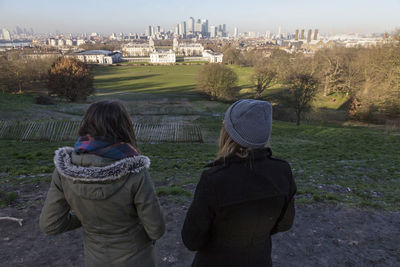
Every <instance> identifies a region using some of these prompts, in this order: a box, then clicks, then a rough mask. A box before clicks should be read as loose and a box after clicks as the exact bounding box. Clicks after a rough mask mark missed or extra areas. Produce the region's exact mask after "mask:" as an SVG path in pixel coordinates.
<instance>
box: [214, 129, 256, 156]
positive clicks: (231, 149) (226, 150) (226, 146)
mask: <svg viewBox="0 0 400 267" xmlns="http://www.w3.org/2000/svg"><path fill="white" fill-rule="evenodd" d="M249 151H250V148H245V147H242V146H241V145H239V144H238V143H236V142H235V141H233V139H232V138H231V137H230V136H229V135H228V132H227V131H226V130H225V126H224V124H223V125H222V128H221V132H220V134H219V145H218V154H217V159H220V158H226V157H228V156H231V155H237V156H239V157H241V158H245V157H247V156H248V155H249Z"/></svg>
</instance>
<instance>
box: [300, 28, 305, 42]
mask: <svg viewBox="0 0 400 267" xmlns="http://www.w3.org/2000/svg"><path fill="white" fill-rule="evenodd" d="M300 40H304V29H302V30H301V33H300Z"/></svg>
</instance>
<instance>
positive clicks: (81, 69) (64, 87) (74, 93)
mask: <svg viewBox="0 0 400 267" xmlns="http://www.w3.org/2000/svg"><path fill="white" fill-rule="evenodd" d="M47 89H48V92H49V95H53V94H54V95H56V96H58V97H60V98H64V99H67V100H69V101H72V102H75V101H78V100H79V101H84V100H86V98H87V97H88V96H89V95H90V94H92V93H93V92H94V88H93V74H92V73H91V71H90V69H89V67H88V66H87V65H86V64H85V63H83V62H81V61H79V60H77V59H74V58H71V57H62V58H59V59H58V60H57V61H56V62H55V63H54V64H53V65H52V67H51V69H50V71H49V80H48V83H47Z"/></svg>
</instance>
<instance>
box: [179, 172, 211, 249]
mask: <svg viewBox="0 0 400 267" xmlns="http://www.w3.org/2000/svg"><path fill="white" fill-rule="evenodd" d="M214 207H215V194H214V191H213V190H212V186H211V185H210V184H209V183H208V182H207V175H205V173H204V172H203V174H202V176H201V178H200V181H199V183H198V184H197V187H196V191H195V194H194V198H193V201H192V204H191V205H190V207H189V210H188V211H187V214H186V218H185V222H184V224H183V228H182V232H181V234H182V241H183V243H184V244H185V246H186V247H187V248H188V249H190V250H192V251H196V250H200V249H201V248H202V247H204V246H206V245H207V243H208V242H209V240H210V238H211V225H212V222H213V220H214V217H215V211H214V210H215V208H214Z"/></svg>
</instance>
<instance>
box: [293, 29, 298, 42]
mask: <svg viewBox="0 0 400 267" xmlns="http://www.w3.org/2000/svg"><path fill="white" fill-rule="evenodd" d="M294 39H295V40H296V41H298V40H299V30H298V29H297V30H296V33H295V35H294Z"/></svg>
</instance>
